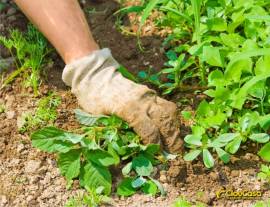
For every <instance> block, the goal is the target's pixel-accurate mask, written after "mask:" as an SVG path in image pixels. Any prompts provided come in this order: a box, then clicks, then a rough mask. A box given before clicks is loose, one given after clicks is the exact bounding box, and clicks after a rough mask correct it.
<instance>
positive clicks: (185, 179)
mask: <svg viewBox="0 0 270 207" xmlns="http://www.w3.org/2000/svg"><path fill="white" fill-rule="evenodd" d="M2 2H7V1H3V0H2ZM82 6H83V7H84V9H85V11H86V14H87V17H88V19H89V23H90V25H91V28H92V31H93V34H94V37H95V38H96V40H97V41H98V43H99V44H100V45H101V47H109V48H111V50H112V52H113V54H114V56H115V58H116V59H117V60H118V61H119V62H120V63H122V64H123V65H125V66H126V67H127V68H129V69H131V70H132V72H134V73H136V72H137V71H139V70H141V69H145V68H147V67H149V66H153V67H154V68H155V69H156V70H159V69H160V68H161V67H162V65H163V62H164V54H163V49H160V48H161V43H162V38H161V37H160V35H162V33H160V32H157V31H156V30H155V28H153V27H151V25H148V28H146V29H145V28H144V29H145V30H144V31H145V35H146V36H145V37H143V38H142V44H143V46H144V47H145V49H146V51H147V52H146V53H144V54H143V53H141V52H140V51H139V49H138V48H137V45H136V43H137V39H136V37H134V36H131V35H123V34H122V33H121V32H119V30H118V29H117V26H116V23H115V22H116V18H115V17H114V16H113V13H114V12H115V11H116V10H117V9H118V8H119V5H118V4H117V3H115V2H114V1H101V0H99V1H91V2H90V3H89V2H87V3H85V4H82ZM26 24H27V20H26V19H25V17H24V16H23V15H22V14H21V13H20V12H19V11H18V10H17V9H16V8H15V7H14V6H13V5H12V4H11V3H9V2H8V6H7V7H6V8H5V9H4V10H2V11H0V33H1V34H5V35H6V34H8V33H7V31H8V29H9V28H19V29H20V30H24V29H25V27H26ZM125 24H126V25H127V28H130V30H129V31H130V32H132V31H133V30H135V29H136V28H135V29H134V27H136V25H133V24H132V22H129V21H127V20H126V22H125ZM0 56H1V57H2V58H9V54H8V53H7V51H6V50H5V49H4V48H3V47H2V46H0ZM52 58H53V60H54V64H53V65H51V66H50V67H48V68H46V73H47V78H45V79H44V80H43V84H42V86H41V89H40V91H41V94H42V95H40V97H42V96H45V95H46V94H47V93H48V91H55V92H56V93H57V94H58V95H59V96H61V99H62V104H61V105H60V106H59V108H58V119H57V121H56V123H55V125H56V126H57V127H60V128H63V129H66V130H70V129H74V128H76V127H78V125H77V123H76V122H75V119H74V114H73V109H75V108H77V107H78V106H77V103H76V99H75V98H74V97H73V96H72V95H71V93H70V92H69V91H68V89H67V88H66V87H65V86H64V84H63V83H62V81H61V72H62V68H63V66H64V65H63V62H62V61H61V60H60V59H59V57H58V56H57V55H56V54H53V55H52ZM10 69H12V67H10ZM178 96H179V94H178ZM180 96H181V95H180ZM185 96H187V98H188V99H189V100H193V101H194V102H196V99H198V98H199V97H195V96H193V95H190V94H186V95H185ZM40 97H33V96H32V95H31V90H25V89H23V88H22V86H21V80H20V78H19V79H17V80H16V81H15V82H14V83H13V84H12V85H11V86H8V87H6V88H4V89H3V90H1V91H0V104H4V105H5V108H6V110H5V112H4V113H0V161H1V162H0V207H2V206H3V207H4V206H5V207H17V206H18V207H24V206H29V207H30V206H31V207H32V206H33V207H36V206H37V207H38V206H44V207H47V206H48V207H58V206H64V204H65V203H66V201H67V200H68V199H69V198H70V197H71V196H73V195H76V194H77V193H78V192H80V191H82V190H81V189H79V188H78V184H76V183H75V185H74V186H73V188H72V189H71V190H67V189H66V182H65V179H64V178H63V177H62V176H61V175H60V173H59V170H58V168H57V165H56V162H55V157H54V156H53V155H50V154H47V153H43V152H40V151H39V150H37V149H34V148H33V147H32V146H31V142H30V138H29V136H28V135H27V134H20V133H19V132H18V128H17V122H18V120H19V117H20V116H21V115H22V113H23V112H26V111H31V110H33V109H34V108H35V106H36V103H37V100H38V98H40ZM173 99H174V100H177V98H175V97H174V98H173ZM183 107H185V106H183V105H181V106H179V110H181V109H183ZM180 118H181V117H180ZM188 125H189V123H185V122H182V135H183V136H184V135H185V133H186V127H187V126H188ZM256 151H257V146H256V145H250V146H243V148H242V151H241V152H240V153H239V154H238V155H236V156H234V157H233V158H232V163H230V164H228V165H223V164H222V163H221V162H218V163H216V166H215V168H213V169H211V170H209V169H206V168H205V167H204V165H203V163H202V161H201V160H198V161H194V162H192V163H187V162H184V161H183V160H182V159H181V158H180V157H179V158H177V159H176V160H174V161H171V162H170V163H168V166H165V167H162V168H158V169H157V173H156V175H155V176H156V177H157V178H158V179H159V180H160V182H161V183H162V184H163V186H164V188H165V189H166V190H167V196H166V197H159V196H157V197H151V196H147V195H143V194H136V195H134V196H131V197H129V198H122V197H118V196H117V195H115V194H113V195H112V197H113V200H114V202H115V206H134V207H135V206H136V207H140V206H144V207H147V206H149V207H150V206H153V207H155V206H161V207H163V206H164V207H166V206H170V205H171V204H172V203H173V201H174V200H175V199H176V198H177V197H179V196H185V197H186V198H187V199H188V200H190V201H200V202H203V203H205V204H206V205H208V206H220V207H221V206H228V207H230V206H239V207H240V206H243V207H246V206H250V205H251V204H252V203H254V202H255V201H254V200H226V199H218V198H217V196H216V192H217V191H219V190H221V189H232V190H235V191H240V190H253V191H254V190H258V191H261V192H262V194H263V196H262V198H261V199H262V200H265V199H267V198H269V197H270V190H269V189H270V187H269V184H267V183H264V182H261V181H258V180H257V178H256V175H257V173H258V171H259V168H260V165H261V164H262V161H261V160H260V158H259V157H258V156H257V155H256V153H255V152H256ZM114 179H115V182H116V181H117V180H118V178H117V175H116V176H115V178H114Z"/></svg>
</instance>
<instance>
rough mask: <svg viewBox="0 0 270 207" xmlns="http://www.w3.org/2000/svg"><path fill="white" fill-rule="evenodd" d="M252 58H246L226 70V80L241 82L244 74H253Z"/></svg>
mask: <svg viewBox="0 0 270 207" xmlns="http://www.w3.org/2000/svg"><path fill="white" fill-rule="evenodd" d="M252 63H253V62H252V60H251V58H245V59H241V60H238V61H236V62H234V63H233V64H230V65H229V66H228V67H227V68H226V70H225V78H226V80H227V81H234V82H239V81H240V79H241V76H242V74H243V72H248V73H251V72H252Z"/></svg>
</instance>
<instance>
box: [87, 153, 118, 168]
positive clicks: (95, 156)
mask: <svg viewBox="0 0 270 207" xmlns="http://www.w3.org/2000/svg"><path fill="white" fill-rule="evenodd" d="M84 156H85V157H86V159H87V160H89V161H91V162H94V163H96V164H97V165H100V166H105V167H107V166H110V165H113V164H116V162H117V161H116V160H115V159H114V157H113V156H112V155H111V154H110V153H108V152H106V151H103V150H91V151H86V152H84Z"/></svg>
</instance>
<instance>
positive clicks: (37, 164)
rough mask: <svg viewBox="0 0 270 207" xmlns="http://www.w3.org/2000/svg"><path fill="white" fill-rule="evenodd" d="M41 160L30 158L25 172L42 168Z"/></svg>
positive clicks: (33, 171) (32, 171)
mask: <svg viewBox="0 0 270 207" xmlns="http://www.w3.org/2000/svg"><path fill="white" fill-rule="evenodd" d="M40 165H41V162H40V161H36V160H30V161H28V162H27V164H26V166H25V173H35V172H36V171H37V170H38V168H40Z"/></svg>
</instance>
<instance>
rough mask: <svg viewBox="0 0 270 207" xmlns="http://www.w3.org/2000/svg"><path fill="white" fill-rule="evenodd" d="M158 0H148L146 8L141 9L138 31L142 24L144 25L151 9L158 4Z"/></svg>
mask: <svg viewBox="0 0 270 207" xmlns="http://www.w3.org/2000/svg"><path fill="white" fill-rule="evenodd" d="M158 2H159V0H150V1H149V3H148V4H147V6H146V8H145V9H144V10H143V13H142V17H141V21H140V26H139V33H140V31H141V29H142V26H143V25H144V23H145V21H146V20H147V18H148V17H149V16H150V15H151V12H152V10H153V9H154V8H155V6H156V5H157V4H158Z"/></svg>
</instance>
